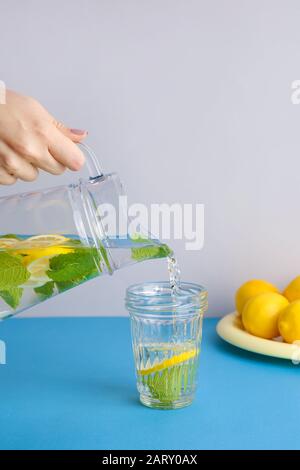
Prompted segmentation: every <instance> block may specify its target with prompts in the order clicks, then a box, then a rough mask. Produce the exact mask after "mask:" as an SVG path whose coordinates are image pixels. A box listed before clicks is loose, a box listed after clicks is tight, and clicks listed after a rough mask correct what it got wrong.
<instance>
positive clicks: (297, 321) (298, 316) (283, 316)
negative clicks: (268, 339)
mask: <svg viewBox="0 0 300 470" xmlns="http://www.w3.org/2000/svg"><path fill="white" fill-rule="evenodd" d="M278 329H279V333H280V334H281V336H282V337H283V339H284V341H286V342H287V343H293V342H294V341H300V300H295V302H292V303H291V304H290V305H289V306H288V307H286V308H285V309H284V310H283V311H282V312H281V313H280V315H279V319H278Z"/></svg>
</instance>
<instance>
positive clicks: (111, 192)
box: [0, 144, 170, 319]
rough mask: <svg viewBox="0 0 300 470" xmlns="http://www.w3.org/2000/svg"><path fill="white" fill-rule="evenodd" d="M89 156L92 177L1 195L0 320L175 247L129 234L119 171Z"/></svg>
mask: <svg viewBox="0 0 300 470" xmlns="http://www.w3.org/2000/svg"><path fill="white" fill-rule="evenodd" d="M80 145H81V147H82V148H83V150H84V153H85V154H86V157H87V159H86V160H87V166H88V169H89V174H90V177H89V178H85V179H83V178H82V179H79V181H77V182H76V183H74V184H70V185H66V186H58V187H55V188H50V189H45V190H42V191H33V192H26V193H22V194H15V195H12V196H7V197H2V198H0V214H1V223H0V319H3V318H7V317H9V316H12V315H14V314H16V313H19V312H21V311H23V310H24V309H27V308H29V307H31V306H33V305H35V304H37V303H39V302H42V301H44V300H46V299H48V298H50V297H52V296H54V295H57V294H59V293H61V292H64V291H65V290H68V289H71V288H73V287H75V286H77V285H79V284H82V283H83V282H86V281H88V280H89V279H92V278H94V277H96V276H102V275H104V274H112V273H113V272H114V271H115V270H116V269H119V268H121V267H123V266H127V265H130V264H132V263H135V262H139V261H143V260H146V259H152V258H162V257H166V256H168V255H169V254H170V250H169V248H168V247H167V246H166V245H164V244H161V243H160V242H159V241H158V240H155V239H154V238H153V237H151V235H150V234H148V233H141V232H139V234H131V236H130V235H129V234H128V230H127V227H128V225H129V222H130V221H129V219H128V217H127V211H126V210H124V206H123V205H122V204H120V198H121V197H122V196H123V197H124V191H123V187H122V184H121V182H120V180H119V177H118V175H117V174H116V173H110V174H103V173H102V171H101V170H100V169H99V166H98V162H97V159H96V158H95V155H94V154H93V152H92V151H91V149H89V148H88V147H87V146H86V145H83V144H80Z"/></svg>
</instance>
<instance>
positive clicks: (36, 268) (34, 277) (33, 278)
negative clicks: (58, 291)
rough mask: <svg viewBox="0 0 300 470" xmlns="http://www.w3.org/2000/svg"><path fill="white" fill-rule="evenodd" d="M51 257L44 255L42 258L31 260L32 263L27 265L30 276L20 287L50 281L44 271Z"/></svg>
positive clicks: (37, 285) (34, 285)
mask: <svg viewBox="0 0 300 470" xmlns="http://www.w3.org/2000/svg"><path fill="white" fill-rule="evenodd" d="M51 258H52V256H44V257H43V258H38V259H36V260H35V261H32V263H30V264H29V265H28V266H27V269H28V271H29V272H30V278H29V279H28V281H27V282H26V283H25V284H24V285H23V286H22V287H32V288H33V287H41V286H43V285H44V284H45V283H46V282H48V281H50V279H49V277H48V276H47V274H46V273H47V271H48V269H50V266H49V261H50V259H51Z"/></svg>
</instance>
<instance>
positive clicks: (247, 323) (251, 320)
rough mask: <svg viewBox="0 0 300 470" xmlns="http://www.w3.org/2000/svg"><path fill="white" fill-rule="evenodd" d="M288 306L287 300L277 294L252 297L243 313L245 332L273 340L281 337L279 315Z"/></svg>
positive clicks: (270, 293)
mask: <svg viewBox="0 0 300 470" xmlns="http://www.w3.org/2000/svg"><path fill="white" fill-rule="evenodd" d="M288 305H289V301H288V300H287V298H286V297H284V296H283V295H281V294H277V293H275V292H266V293H264V294H259V295H256V296H255V297H252V298H251V299H250V300H248V302H247V303H246V305H245V307H244V309H243V312H242V322H243V325H244V328H245V330H246V331H248V333H251V334H252V335H255V336H259V337H260V338H266V339H272V338H275V337H276V336H279V330H278V318H279V314H280V313H281V312H282V310H283V309H284V308H286V307H287V306H288Z"/></svg>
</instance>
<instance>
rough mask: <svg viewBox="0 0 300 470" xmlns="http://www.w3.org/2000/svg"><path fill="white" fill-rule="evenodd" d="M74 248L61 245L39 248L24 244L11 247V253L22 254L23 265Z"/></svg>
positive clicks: (64, 252)
mask: <svg viewBox="0 0 300 470" xmlns="http://www.w3.org/2000/svg"><path fill="white" fill-rule="evenodd" d="M73 252H74V248H71V247H70V248H67V247H63V246H47V247H45V248H41V247H40V248H39V247H34V248H32V247H30V248H27V247H26V246H25V247H24V248H20V247H17V249H15V248H14V247H13V253H14V254H16V255H22V256H23V261H22V262H23V264H24V266H28V265H29V264H30V263H32V262H33V261H35V260H38V259H41V258H45V257H50V258H52V257H53V256H58V255H65V254H67V253H73Z"/></svg>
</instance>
